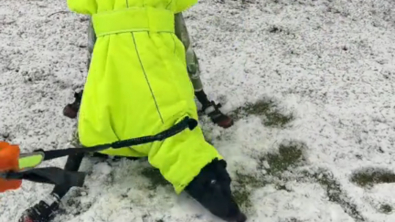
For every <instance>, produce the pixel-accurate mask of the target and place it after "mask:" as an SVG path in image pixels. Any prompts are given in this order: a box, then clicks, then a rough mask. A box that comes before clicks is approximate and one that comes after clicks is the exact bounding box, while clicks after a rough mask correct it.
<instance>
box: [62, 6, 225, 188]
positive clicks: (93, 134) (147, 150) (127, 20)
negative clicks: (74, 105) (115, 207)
mask: <svg viewBox="0 0 395 222" xmlns="http://www.w3.org/2000/svg"><path fill="white" fill-rule="evenodd" d="M195 3H196V0H173V1H172V0H133V1H132V0H129V2H128V3H127V4H126V1H125V0H68V5H69V8H70V9H71V10H73V11H75V12H79V13H83V14H89V15H91V16H92V18H93V23H94V24H93V25H94V27H95V32H99V35H98V36H99V37H98V39H97V41H96V44H95V48H94V50H93V55H92V61H91V65H90V70H89V73H88V77H87V81H86V84H85V89H84V94H83V98H82V101H81V107H80V116H79V124H78V131H79V136H80V141H81V143H82V144H83V145H84V146H93V145H97V144H103V143H109V142H113V141H117V140H123V139H128V138H135V137H141V136H146V135H153V134H156V133H158V132H160V131H163V130H165V129H168V128H170V127H171V126H173V125H174V124H175V123H177V122H178V121H180V120H182V119H183V118H184V117H185V116H189V117H191V118H194V119H197V118H198V115H197V108H196V104H195V102H194V90H193V86H192V84H191V82H190V80H189V77H188V73H187V69H186V63H185V49H184V47H183V45H182V43H181V41H179V40H178V38H177V37H176V36H175V35H174V13H175V12H180V11H183V10H185V9H187V8H189V7H191V6H192V5H193V4H195ZM143 4H144V7H143ZM127 8H128V9H127ZM132 18H133V19H132ZM112 25H113V26H112ZM169 27H170V28H169ZM170 29H171V30H170ZM125 30H126V31H125ZM103 153H106V154H109V155H117V156H148V159H149V162H150V163H151V165H152V166H154V167H156V168H158V169H159V170H160V172H161V173H162V175H163V176H164V178H165V179H167V180H168V181H169V182H170V183H172V184H173V186H174V188H175V190H176V192H177V193H180V192H181V191H182V190H183V189H184V188H185V187H186V186H187V185H188V184H189V183H190V182H191V181H192V179H193V178H194V177H195V176H196V175H197V174H198V173H199V172H200V170H201V169H202V168H203V167H204V166H205V165H206V164H207V163H209V162H211V161H212V160H213V159H214V158H219V159H222V157H221V155H220V154H218V152H217V151H216V149H215V148H214V147H213V146H211V145H210V144H208V143H207V142H206V141H205V139H204V137H203V134H202V131H201V128H200V127H199V126H198V127H196V128H195V129H194V130H193V131H190V130H185V131H183V132H182V133H180V134H177V135H175V136H173V137H171V138H168V139H166V140H165V141H162V142H155V143H151V144H146V145H141V146H135V147H133V148H123V149H117V150H115V149H108V150H105V151H103Z"/></svg>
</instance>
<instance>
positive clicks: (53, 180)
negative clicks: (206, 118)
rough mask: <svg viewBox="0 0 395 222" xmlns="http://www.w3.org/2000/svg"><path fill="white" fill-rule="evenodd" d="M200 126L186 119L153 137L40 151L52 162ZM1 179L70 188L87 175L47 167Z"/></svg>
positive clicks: (163, 137)
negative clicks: (77, 154)
mask: <svg viewBox="0 0 395 222" xmlns="http://www.w3.org/2000/svg"><path fill="white" fill-rule="evenodd" d="M197 125H198V122H197V121H196V120H195V119H191V118H189V117H185V118H184V119H183V120H182V121H180V122H179V123H177V124H175V125H174V126H172V127H170V128H169V129H167V130H165V131H162V132H160V133H158V134H156V135H153V136H143V137H138V138H133V139H128V140H120V141H116V142H113V143H108V144H102V145H97V146H92V147H84V148H66V149H60V150H47V151H44V150H39V151H40V152H42V153H43V154H44V161H45V160H52V159H56V158H59V157H64V156H69V155H72V154H76V153H91V152H99V151H103V150H106V149H108V148H114V149H119V148H124V147H131V146H136V145H141V144H145V143H152V142H155V141H162V140H164V139H167V138H169V137H172V136H174V135H176V134H178V133H180V132H182V131H184V130H185V129H186V128H189V129H190V130H193V129H194V128H195V127H196V126H197ZM0 178H4V179H8V180H16V179H17V180H20V179H24V180H29V181H32V182H38V183H49V184H54V185H61V184H67V185H69V186H70V187H72V186H78V187H81V186H82V185H83V183H84V178H85V174H84V173H82V172H70V171H66V170H63V169H60V168H57V167H46V168H36V169H30V170H25V171H19V172H4V173H2V172H0Z"/></svg>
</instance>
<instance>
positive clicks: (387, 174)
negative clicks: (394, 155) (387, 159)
mask: <svg viewBox="0 0 395 222" xmlns="http://www.w3.org/2000/svg"><path fill="white" fill-rule="evenodd" d="M351 181H352V182H353V183H355V184H358V185H359V186H361V187H369V186H372V185H374V184H378V183H395V173H393V172H391V171H389V170H386V169H380V168H366V169H362V170H359V171H357V172H355V173H354V174H353V175H352V176H351Z"/></svg>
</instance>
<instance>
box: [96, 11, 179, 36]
mask: <svg viewBox="0 0 395 222" xmlns="http://www.w3.org/2000/svg"><path fill="white" fill-rule="evenodd" d="M92 23H93V27H94V30H95V33H96V36H97V37H100V36H105V35H111V34H118V33H125V32H137V31H149V32H171V33H174V13H173V12H172V11H170V10H166V9H157V8H152V7H144V8H140V7H135V8H127V9H123V10H116V11H109V12H101V13H98V14H94V15H92Z"/></svg>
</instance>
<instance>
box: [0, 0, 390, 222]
mask: <svg viewBox="0 0 395 222" xmlns="http://www.w3.org/2000/svg"><path fill="white" fill-rule="evenodd" d="M65 2H66V1H64V0H51V1H44V0H1V1H0V140H2V139H3V140H6V141H10V142H13V143H17V144H20V146H21V149H22V150H23V151H31V150H34V149H37V148H44V149H55V148H64V147H67V146H70V142H71V140H72V134H73V131H74V129H75V126H76V121H75V120H70V119H67V118H65V117H63V116H62V109H63V107H64V105H66V104H67V103H69V102H71V101H72V99H73V97H72V96H73V91H74V90H75V89H79V88H81V87H82V86H83V83H84V78H85V75H86V71H85V66H86V56H87V52H86V32H85V31H86V25H87V22H86V18H85V17H84V16H80V15H76V14H73V13H70V12H67V7H66V3H65ZM394 7H395V2H394V1H393V0H353V1H342V0H306V1H302V0H256V1H253V0H252V1H251V0H250V1H248V0H245V1H241V0H237V1H231V0H222V1H221V0H210V1H209V0H201V1H200V2H199V4H198V5H196V6H194V7H193V8H192V9H191V10H190V11H188V12H187V13H186V16H187V23H188V27H189V29H190V34H191V36H192V39H193V41H194V45H195V48H196V51H197V54H198V56H199V57H200V63H201V66H202V69H203V76H202V78H203V80H204V83H205V88H206V91H207V92H208V93H209V94H210V96H211V97H212V98H214V99H215V100H217V101H218V100H219V101H222V102H223V103H224V110H225V111H227V112H231V113H233V114H234V116H235V117H237V121H236V123H235V125H234V126H233V127H232V128H230V129H227V130H223V129H220V128H218V127H216V126H214V125H212V124H211V123H210V122H209V121H208V120H207V119H206V118H203V119H202V124H203V128H204V131H205V134H206V135H207V137H208V138H209V139H210V140H211V141H212V142H213V143H214V145H215V146H216V147H217V148H218V150H219V151H220V152H221V153H222V154H223V155H224V156H225V158H226V159H227V161H228V165H229V172H230V174H231V175H232V177H233V178H234V180H235V182H234V190H235V192H236V194H237V197H238V200H239V201H241V202H242V205H243V209H244V210H245V211H246V212H247V214H248V217H249V221H256V222H266V221H267V222H307V221H308V222H313V221H317V222H318V221H319V222H329V221H333V222H351V221H358V222H360V221H367V222H370V221H371V222H382V221H386V222H390V221H395V214H394V213H393V211H394V210H393V208H395V192H394V190H395V183H394V182H395V179H394V178H395V176H394V173H395V164H394V163H393V160H394V159H395V11H394V10H393V8H394ZM248 104H249V105H248ZM240 107H241V108H240ZM243 107H244V108H243ZM268 108H270V109H268ZM280 147H282V149H280ZM279 153H280V154H281V155H280V154H279ZM64 162H65V159H59V160H54V161H51V162H47V163H45V164H44V165H43V166H50V165H51V166H63V164H64ZM287 167H288V168H287ZM82 170H84V171H87V172H89V175H88V178H87V181H86V186H85V187H84V188H83V189H73V192H71V193H70V194H69V195H68V196H67V197H66V198H65V200H64V202H63V209H64V211H63V212H62V214H60V216H58V217H57V218H56V219H55V222H56V221H70V222H77V221H80V222H82V221H83V222H91V221H92V222H93V221H95V222H100V221H103V222H104V221H114V222H115V221H125V222H126V221H136V222H138V221H144V222H151V221H152V222H160V221H164V222H173V221H179V222H195V221H219V220H218V219H216V218H214V217H212V216H210V215H209V214H208V213H207V212H206V211H205V210H203V209H202V208H201V207H199V206H198V205H197V204H196V203H195V202H194V201H192V200H191V199H190V198H188V197H187V196H186V195H184V194H182V195H180V196H176V195H175V194H174V192H173V191H172V188H171V187H170V186H168V185H166V184H165V183H163V181H162V180H160V178H159V179H158V176H157V174H155V171H152V169H151V168H150V167H149V165H148V164H147V163H146V162H144V161H137V162H136V161H135V162H133V161H128V160H122V161H119V162H114V161H104V162H103V161H99V160H98V159H93V158H92V159H86V160H85V161H84V165H83V167H82ZM369 173H370V174H371V175H373V176H374V177H375V178H376V179H375V181H376V182H375V183H373V185H371V186H362V185H363V184H364V182H366V181H370V180H369ZM380 181H381V182H392V183H378V182H380ZM361 184H362V185H361ZM50 191H51V186H49V185H42V184H33V183H30V182H24V185H23V187H22V189H20V190H18V191H13V192H8V193H5V194H1V196H0V221H1V222H13V221H17V219H18V217H19V215H20V214H21V212H22V211H23V210H25V209H26V208H28V207H29V206H31V205H32V204H34V203H36V202H37V201H38V200H40V199H41V198H43V197H44V196H45V195H46V194H48V193H49V192H50Z"/></svg>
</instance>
